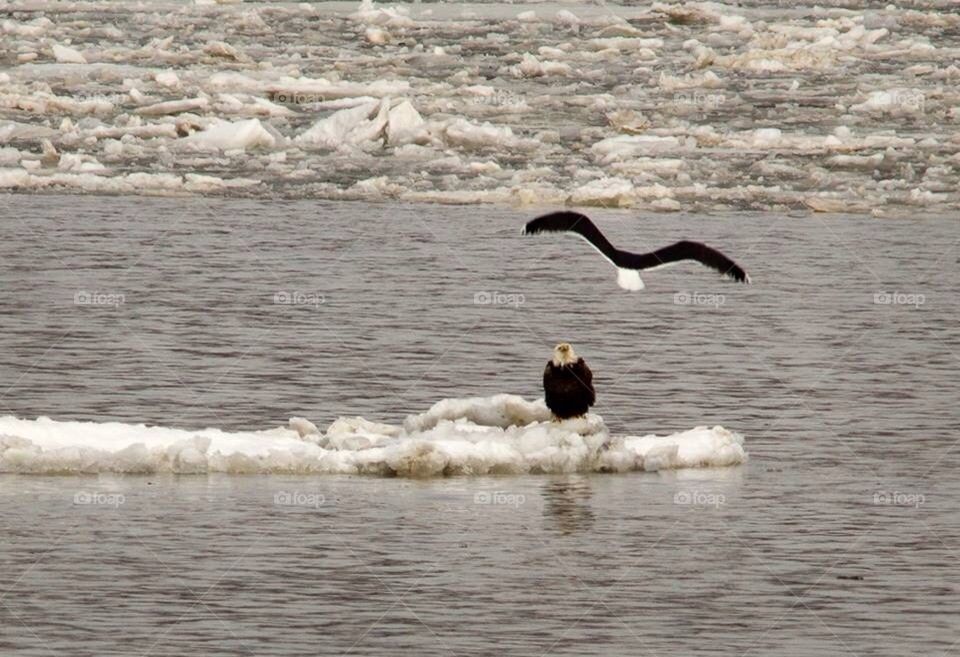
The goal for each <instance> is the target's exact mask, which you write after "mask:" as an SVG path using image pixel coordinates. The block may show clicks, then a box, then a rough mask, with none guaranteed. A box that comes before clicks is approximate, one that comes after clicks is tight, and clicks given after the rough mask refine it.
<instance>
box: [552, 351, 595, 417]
mask: <svg viewBox="0 0 960 657" xmlns="http://www.w3.org/2000/svg"><path fill="white" fill-rule="evenodd" d="M543 394H544V399H545V400H546V402H547V408H549V409H550V412H551V413H553V415H554V417H556V418H557V419H558V420H566V419H567V418H571V417H579V416H581V415H584V414H585V413H586V412H587V409H589V408H590V407H591V406H593V404H594V402H595V401H596V400H597V394H596V392H594V390H593V372H591V371H590V368H589V367H587V364H586V363H585V362H584V360H583V359H582V358H580V357H579V356H577V354H576V353H575V352H574V351H573V347H571V346H570V345H569V344H568V343H566V342H561V343H560V344H558V345H557V346H556V347H554V349H553V360H549V361H547V367H546V369H545V370H544V371H543Z"/></svg>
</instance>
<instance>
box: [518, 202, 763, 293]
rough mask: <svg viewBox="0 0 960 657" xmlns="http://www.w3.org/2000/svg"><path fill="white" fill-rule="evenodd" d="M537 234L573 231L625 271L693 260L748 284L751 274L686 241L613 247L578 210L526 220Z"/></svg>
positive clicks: (713, 251)
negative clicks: (634, 249)
mask: <svg viewBox="0 0 960 657" xmlns="http://www.w3.org/2000/svg"><path fill="white" fill-rule="evenodd" d="M537 233H574V234H576V235H579V236H580V237H582V238H583V239H585V240H586V241H587V242H589V243H590V245H591V246H593V247H594V248H595V249H596V250H597V251H599V252H600V253H601V254H602V255H603V257H605V258H606V259H607V260H609V261H610V262H611V263H612V264H613V265H614V266H615V267H618V268H619V269H622V270H643V269H656V268H657V267H663V266H666V265H671V264H674V263H677V262H680V261H683V260H694V261H696V262H699V263H700V264H701V265H704V266H706V267H710V268H711V269H713V270H715V271H718V272H720V273H721V274H723V275H724V276H729V277H730V278H732V279H733V280H735V281H738V282H740V283H749V282H750V277H749V276H747V272H745V271H744V270H743V268H742V267H740V265H738V264H737V263H735V262H734V261H733V260H731V259H730V258H728V257H727V256H725V255H724V254H723V253H721V252H720V251H717V250H716V249H714V248H712V247H709V246H707V245H706V244H701V243H700V242H691V241H688V240H683V241H681V242H677V243H675V244H671V245H670V246H665V247H663V248H662V249H657V250H656V251H652V252H650V253H630V252H629V251H621V250H620V249H618V248H616V247H615V246H613V244H611V243H610V240H608V239H607V238H606V237H605V236H604V234H603V233H601V232H600V229H599V228H597V226H596V225H595V224H594V223H593V222H592V221H590V218H589V217H587V216H586V215H584V214H580V213H579V212H553V213H550V214H545V215H543V216H541V217H537V218H536V219H534V220H533V221H530V222H529V223H527V225H526V226H525V227H524V229H523V234H524V235H536V234H537Z"/></svg>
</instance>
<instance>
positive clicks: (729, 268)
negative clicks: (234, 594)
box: [617, 240, 750, 283]
mask: <svg viewBox="0 0 960 657" xmlns="http://www.w3.org/2000/svg"><path fill="white" fill-rule="evenodd" d="M619 254H620V257H619V260H618V261H617V266H618V267H622V268H624V269H656V268H657V267H663V266H666V265H671V264H673V263H675V262H680V261H682V260H695V261H697V262H699V263H700V264H701V265H703V266H705V267H709V268H710V269H713V270H714V271H718V272H720V273H721V274H723V275H724V276H729V277H730V278H732V279H733V280H735V281H737V282H738V283H749V282H750V277H749V276H747V272H745V271H744V270H743V268H742V267H740V265H738V264H737V263H735V262H734V261H733V260H731V259H730V258H728V257H727V256H725V255H723V254H722V253H720V252H719V251H717V250H716V249H714V248H711V247H709V246H707V245H706V244H701V243H700V242H690V241H688V240H683V241H682V242H677V243H675V244H671V245H670V246H665V247H663V248H662V249H657V250H656V251H653V252H651V253H628V252H627V251H620V252H619Z"/></svg>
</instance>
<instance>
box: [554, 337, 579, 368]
mask: <svg viewBox="0 0 960 657" xmlns="http://www.w3.org/2000/svg"><path fill="white" fill-rule="evenodd" d="M578 358H579V356H577V352H575V351H574V350H573V346H572V345H571V344H570V343H569V342H561V343H560V344H558V345H557V346H556V347H554V348H553V364H554V365H556V366H557V367H561V366H563V365H573V364H574V363H576V362H577V359H578Z"/></svg>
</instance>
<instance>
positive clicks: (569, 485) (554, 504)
mask: <svg viewBox="0 0 960 657" xmlns="http://www.w3.org/2000/svg"><path fill="white" fill-rule="evenodd" d="M541 492H542V494H543V501H544V505H543V517H544V519H545V520H546V521H547V526H548V527H549V528H551V529H554V530H556V531H559V532H561V533H563V534H574V533H576V532H582V531H585V530H589V529H590V528H591V527H592V526H593V523H594V521H595V520H596V517H595V516H594V513H593V508H592V499H593V489H592V488H591V487H590V478H589V477H586V476H583V475H570V476H566V477H561V478H555V479H550V480H549V481H547V483H545V484H544V485H543V488H542V490H541Z"/></svg>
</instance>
